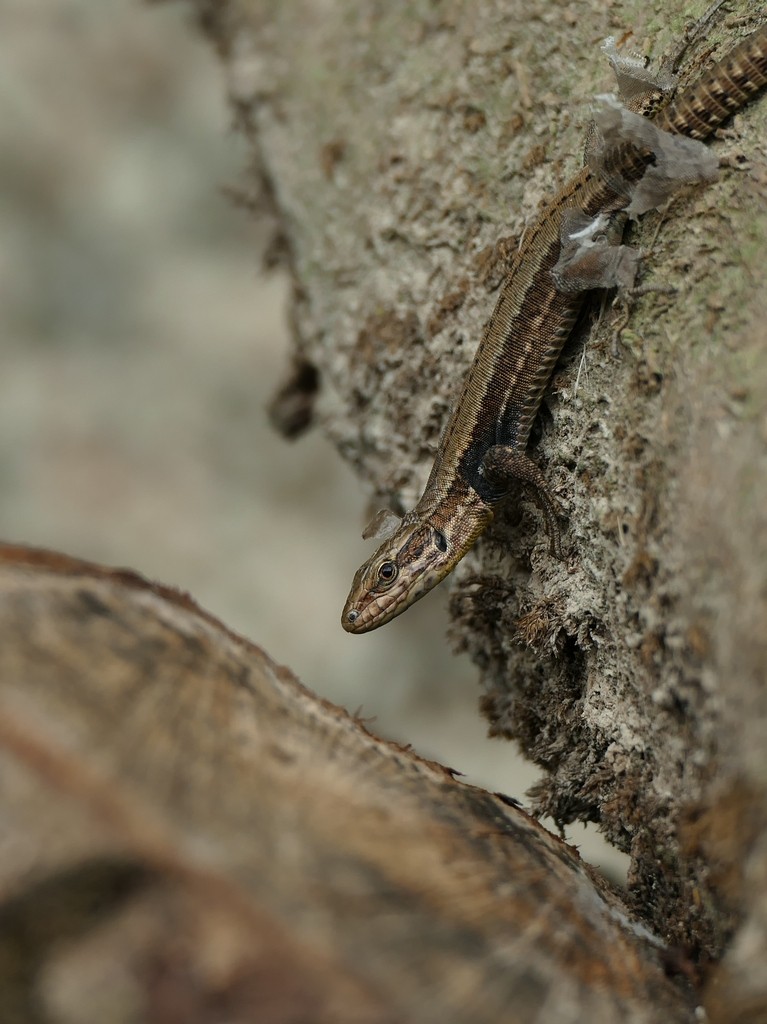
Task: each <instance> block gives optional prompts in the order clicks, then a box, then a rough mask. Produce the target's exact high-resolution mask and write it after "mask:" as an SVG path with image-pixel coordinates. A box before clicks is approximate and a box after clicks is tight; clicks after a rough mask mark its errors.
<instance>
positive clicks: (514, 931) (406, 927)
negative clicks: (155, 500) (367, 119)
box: [0, 546, 694, 1024]
mask: <svg viewBox="0 0 767 1024" xmlns="http://www.w3.org/2000/svg"><path fill="white" fill-rule="evenodd" d="M0 635H1V636H2V644H1V645H0V762H1V768H2V770H1V771H0V804H1V805H2V811H3V832H2V856H1V857H0V891H1V892H2V893H3V901H2V904H0V993H1V994H2V995H1V997H0V1021H2V1022H3V1024H6V1022H8V1024H10V1022H13V1024H22V1022H23V1024H35V1022H49V1024H59V1022H62V1024H64V1022H66V1024H76V1022H79V1021H82V1022H86V1021H87V1022H91V1021H94V1020H98V1021H101V1022H103V1024H113V1022H126V1024H127V1022H128V1021H136V1020H141V1021H147V1022H150V1024H151V1022H158V1024H159V1022H162V1024H166V1022H168V1021H184V1022H185V1024H196V1022H200V1024H203V1022H213V1021H221V1020H224V1019H225V1020H228V1021H233V1022H242V1024H251V1022H256V1021H258V1022H260V1024H288V1022H292V1024H299V1022H300V1024H308V1022H317V1024H321V1022H325V1021H327V1022H328V1024H331V1022H332V1024H342V1022H345V1021H348V1022H349V1024H363V1022H371V1024H373V1022H387V1024H389V1022H391V1024H394V1022H397V1024H404V1022H406V1021H412V1022H413V1024H428V1022H431V1021H433V1022H435V1024H436V1022H440V1024H444V1022H455V1024H465V1022H466V1021H468V1020H471V1021H475V1022H487V1024H496V1022H499V1021H504V1022H510V1024H513V1022H516V1021H519V1022H520V1024H522V1022H524V1024H530V1022H533V1021H541V1022H544V1021H546V1022H548V1021H557V1022H563V1024H564V1022H568V1021H572V1022H573V1024H575V1022H576V1021H582V1020H589V1021H594V1022H596V1024H599V1022H605V1024H613V1022H614V1021H615V1020H625V1021H630V1022H642V1024H644V1022H647V1024H650V1022H658V1024H660V1022H676V1021H679V1022H682V1021H692V1020H693V1019H694V1017H693V1007H694V1002H693V994H692V992H691V990H690V989H689V988H688V986H687V984H686V983H685V982H684V981H680V980H679V979H678V978H677V979H675V980H671V979H670V977H669V971H668V964H666V965H664V964H663V963H662V962H661V957H662V949H661V945H660V944H659V943H658V941H657V940H656V939H653V937H652V936H651V935H650V933H649V932H648V931H647V929H645V928H644V927H643V926H642V925H641V924H640V923H638V922H637V921H636V920H635V919H633V918H632V917H631V916H630V914H629V913H628V912H627V911H626V909H625V907H624V905H623V903H622V901H621V899H620V897H619V896H618V895H617V894H615V893H614V892H612V891H611V890H610V889H609V888H608V887H607V886H606V885H605V884H604V883H603V882H602V881H601V880H600V879H599V878H598V877H597V876H596V875H595V873H593V872H592V871H591V870H590V869H589V868H588V866H586V865H584V863H583V862H582V861H581V860H580V858H579V857H578V854H577V853H576V851H574V850H573V849H572V848H570V847H568V846H567V845H566V844H564V843H563V842H562V841H561V840H559V839H558V838H556V837H555V836H552V835H551V834H549V833H548V832H547V831H546V830H545V829H543V828H542V827H541V826H540V825H539V824H538V823H537V822H536V821H535V820H534V819H532V818H531V817H530V816H529V815H527V814H526V813H525V812H524V811H522V810H520V809H519V808H518V807H516V806H513V804H512V803H510V802H509V801H508V800H506V799H504V798H502V797H500V796H498V795H491V794H489V793H485V792H483V791H482V790H479V789H476V788H473V787H471V786H467V785H465V784H463V783H461V782H459V781H456V780H455V779H454V778H453V777H452V775H451V773H450V772H449V771H447V770H446V769H444V768H442V767H441V766H439V765H436V764H433V763H430V762H426V761H423V760H421V759H420V758H418V757H417V756H416V755H415V754H414V753H412V751H410V750H408V749H405V748H402V747H399V746H396V745H394V744H392V743H388V742H386V741H383V740H380V739H378V738H377V737H375V736H374V735H372V734H371V733H370V732H369V731H368V730H367V729H366V728H365V726H364V725H363V724H362V723H361V722H359V721H357V720H355V719H353V718H352V717H350V716H349V715H348V714H347V713H346V712H344V711H342V710H341V709H339V708H337V707H334V706H333V705H330V704H328V703H327V702H325V701H322V700H321V699H319V698H317V697H315V696H314V695H313V694H311V693H310V692H309V691H307V690H306V689H305V688H304V687H303V686H301V684H300V683H298V681H297V680H296V679H295V678H294V677H293V676H292V675H291V673H290V672H289V671H288V670H287V669H284V668H281V667H280V666H278V665H275V664H274V663H273V662H272V661H271V660H270V659H269V657H268V656H267V655H266V654H265V653H264V652H263V651H262V650H261V649H260V648H258V647H256V646H255V645H253V644H250V643H248V642H247V641H245V640H243V639H242V638H240V637H238V636H236V635H234V634H232V633H231V632H229V631H228V630H227V629H226V628H225V627H224V626H222V625H221V624H220V623H218V622H216V621H215V620H214V619H212V618H211V617H210V616H208V615H206V614H205V613H204V612H202V611H201V610H200V609H198V608H197V607H196V606H195V605H194V604H193V602H192V601H191V600H190V599H189V598H188V597H187V596H186V595H183V594H180V593H178V592H175V591H172V590H169V589H167V588H163V587H159V586H156V585H152V584H149V583H147V582H146V581H144V580H142V579H141V578H140V577H138V576H135V575H133V574H131V573H128V572H125V571H119V570H109V569H105V568H103V567H100V566H96V565H91V564H88V563H83V562H78V561H75V560H73V559H69V558H66V557H65V556H63V555H55V554H52V553H46V552H40V551H33V550H30V549H19V548H12V547H8V546H0Z"/></svg>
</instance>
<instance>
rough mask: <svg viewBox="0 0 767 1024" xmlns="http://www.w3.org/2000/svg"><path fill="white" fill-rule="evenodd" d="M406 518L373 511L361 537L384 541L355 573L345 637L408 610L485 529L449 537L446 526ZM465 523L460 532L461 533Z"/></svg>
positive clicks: (345, 617) (416, 517) (343, 620)
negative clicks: (374, 513)
mask: <svg viewBox="0 0 767 1024" xmlns="http://www.w3.org/2000/svg"><path fill="white" fill-rule="evenodd" d="M435 519H436V517H434V518H432V517H429V516H420V515H418V514H417V513H416V512H410V513H408V514H407V515H406V516H405V517H404V519H402V520H400V519H399V517H398V516H395V515H394V513H393V512H379V513H378V516H376V518H375V519H374V520H373V521H372V523H371V524H370V525H369V526H368V528H367V530H365V533H364V534H363V537H368V538H369V537H372V536H375V537H377V538H379V539H380V538H381V537H382V536H383V537H384V538H385V539H384V541H383V543H382V544H381V546H380V547H379V548H378V550H377V551H376V552H375V554H373V555H372V556H371V557H370V558H369V559H368V560H367V561H366V562H365V563H364V564H363V565H361V566H360V568H359V569H358V570H357V573H356V574H355V577H354V581H353V582H352V588H351V591H350V592H349V596H348V598H347V599H346V604H345V605H344V610H343V615H342V616H341V625H342V626H343V628H344V629H345V630H346V632H347V633H367V632H369V631H370V630H371V629H377V627H378V626H383V624H384V623H385V622H389V621H390V620H391V619H393V618H394V617H395V616H396V615H399V614H400V612H403V611H404V610H405V609H406V608H409V607H410V605H411V604H413V603H414V602H415V601H418V600H419V599H420V598H422V597H423V596H424V595H425V594H428V592H429V591H430V590H431V589H432V588H433V587H436V585H437V584H438V583H439V582H440V581H441V580H443V579H444V578H445V576H447V574H448V573H449V572H450V571H451V570H452V569H453V567H454V566H455V565H456V563H457V562H458V561H459V560H460V559H461V558H462V557H463V555H464V554H465V553H466V551H468V549H469V548H470V547H471V545H472V544H473V543H474V541H475V539H476V538H477V536H478V535H479V533H480V532H481V530H482V529H483V528H484V526H485V525H486V521H487V518H486V517H485V521H483V522H482V523H481V525H480V524H479V523H477V524H476V525H474V524H472V527H471V528H470V533H469V534H466V535H465V536H461V537H460V538H458V537H456V536H453V535H452V533H451V530H450V524H449V523H448V522H442V521H441V520H439V521H435ZM465 525H466V524H465V522H464V524H463V532H465Z"/></svg>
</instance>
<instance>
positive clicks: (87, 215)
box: [0, 0, 626, 878]
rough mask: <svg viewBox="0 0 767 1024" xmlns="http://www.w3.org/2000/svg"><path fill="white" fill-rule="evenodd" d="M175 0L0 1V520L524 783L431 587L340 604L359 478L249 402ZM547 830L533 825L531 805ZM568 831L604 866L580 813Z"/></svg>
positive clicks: (247, 360) (234, 212) (255, 225)
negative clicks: (206, 617)
mask: <svg viewBox="0 0 767 1024" xmlns="http://www.w3.org/2000/svg"><path fill="white" fill-rule="evenodd" d="M231 186H234V187H238V186H239V187H242V188H247V152H246V148H245V145H244V143H243V142H242V141H241V140H240V139H239V138H238V137H237V136H236V135H235V134H234V133H233V132H232V131H231V127H230V117H229V113H228V111H227V107H226V101H225V93H224V79H223V74H222V73H221V69H220V68H219V66H218V64H217V61H216V58H215V55H214V54H213V52H212V49H210V48H209V47H208V45H207V44H206V43H205V41H204V40H203V39H202V37H201V36H200V35H199V33H198V32H197V30H196V29H195V26H194V24H193V21H192V19H191V17H190V12H189V9H188V7H187V6H186V5H185V4H183V3H164V4H159V5H156V6H145V5H144V4H143V3H141V2H140V0H109V2H104V0H0V344H1V345H2V368H1V372H0V535H1V536H2V538H3V539H4V540H9V541H16V542H23V543H28V544H33V545H38V546H44V547H49V548H55V549H58V550H61V551H64V552H66V553H67V554H71V555H76V556H80V557H83V558H89V559H94V560H96V561H100V562H105V563H107V564H110V565H122V566H128V567H130V568H133V569H136V570H138V571H139V572H141V573H143V574H144V575H146V576H148V577H150V578H152V579H156V580H159V581H161V582H163V583H167V584H172V585H175V586H177V587H180V588H182V589H184V590H188V591H189V592H190V593H191V594H192V595H193V596H194V597H195V598H196V600H197V601H198V602H199V603H200V604H201V605H202V606H203V607H205V608H207V609H208V610H209V611H211V612H212V613H213V614H215V615H217V616H218V617H220V618H221V619H223V621H224V622H226V624H227V625H229V626H230V627H232V628H233V629H235V630H237V631H239V632H241V633H243V634H244V635H245V636H247V637H248V638H249V639H251V640H253V641H255V642H256V643H258V644H260V645H261V646H263V647H264V648H265V649H266V650H267V652H268V653H269V654H270V655H271V656H272V657H273V658H274V659H275V660H277V661H279V662H282V663H285V664H288V665H289V666H290V667H291V668H292V669H293V671H294V672H295V673H296V674H297V675H298V676H299V677H300V678H301V680H302V681H303V682H304V683H305V684H306V685H307V686H309V687H310V688H311V689H313V690H314V691H315V692H317V693H319V694H321V695H322V696H323V697H327V698H329V699H331V700H333V701H335V702H336V703H339V704H343V705H345V706H346V707H348V708H349V709H350V710H351V711H358V710H359V711H361V713H362V714H363V715H364V716H366V717H370V718H372V719H373V722H372V723H371V727H372V728H373V729H374V731H377V732H379V733H380V734H383V735H385V736H389V737H392V738H395V739H397V740H399V741H401V742H407V743H412V744H413V746H414V747H415V749H416V750H417V751H418V752H419V753H420V754H422V755H424V756H426V757H431V758H434V759H436V760H438V761H441V762H442V763H444V764H447V765H449V766H450V767H452V768H454V769H457V770H459V771H461V772H463V773H465V775H466V776H467V777H468V780H469V781H471V782H475V783H477V784H479V785H482V786H485V787H487V788H490V789H493V790H502V791H503V792H506V793H508V794H510V795H512V796H516V797H517V798H520V799H522V800H523V801H524V792H525V790H526V789H527V788H528V787H529V786H530V785H531V784H532V783H533V782H534V781H535V779H536V778H537V774H538V773H537V771H536V770H535V769H534V768H533V767H532V766H530V765H527V764H525V763H524V762H523V761H522V760H521V759H520V758H519V757H518V756H517V755H516V753H515V751H514V749H513V748H512V747H511V746H510V744H508V743H507V742H501V741H498V740H490V739H488V738H487V737H486V730H485V725H484V722H483V720H482V719H481V718H480V716H479V714H478V711H477V703H478V698H479V690H478V686H477V679H476V673H475V671H474V669H473V667H472V665H471V664H470V663H469V662H468V660H466V659H465V658H456V657H454V656H453V655H452V654H451V653H450V651H449V650H448V648H447V644H446V642H445V639H444V636H445V629H446V621H447V619H446V611H445V602H444V595H442V594H440V593H439V592H436V593H435V594H434V595H432V597H431V598H430V599H429V600H428V601H425V602H423V603H421V604H420V605H417V606H415V607H414V608H413V609H412V610H411V611H409V612H408V614H407V615H406V616H403V617H402V618H400V619H398V620H396V621H395V622H393V623H391V624H390V625H388V626H387V627H386V629H384V630H382V631H379V632H377V633H373V634H370V635H369V636H363V637H353V636H348V635H347V634H346V633H344V632H343V631H342V629H341V626H340V622H339V617H340V611H341V605H342V603H343V600H344V598H345V596H346V593H347V591H348V587H349V583H350V580H351V576H352V574H353V572H354V570H355V569H356V568H357V566H358V564H359V563H360V562H361V561H362V559H363V557H365V555H366V553H367V552H368V550H369V545H367V544H365V543H364V542H363V541H362V540H361V539H360V531H361V529H362V526H363V525H364V523H363V520H364V518H365V511H366V502H367V495H366V494H365V493H364V491H363V489H362V487H361V485H359V484H358V483H357V482H356V481H355V479H354V478H353V477H352V475H351V473H350V471H349V470H348V469H347V467H346V466H345V465H344V464H343V463H342V462H341V460H340V458H339V456H338V455H337V454H336V452H335V451H334V449H333V448H332V447H331V446H330V444H329V443H328V442H326V441H325V440H324V439H323V438H322V437H321V436H320V435H319V433H317V432H314V433H311V434H309V435H307V436H305V437H303V438H301V439H300V440H299V441H298V442H295V443H293V444H289V443H288V442H286V441H284V440H283V439H281V438H280V437H278V436H277V435H276V434H274V433H273V432H272V431H271V429H270V427H269V425H268V422H267V418H266V414H265V411H264V410H265V405H266V403H267V402H268V400H269V399H270V397H271V396H272V394H273V392H274V390H275V388H276V387H277V385H278V384H279V383H280V382H281V381H282V379H283V376H284V374H285V371H286V368H287V352H288V334H287V326H286V316H285V309H286V302H287V289H286V281H285V280H284V278H283V277H282V276H281V275H280V274H279V273H277V274H275V273H271V274H269V275H266V274H265V273H264V272H263V271H262V269H261V265H260V256H261V253H262V252H263V249H264V246H265V244H266V243H267V242H268V238H269V236H268V231H269V227H268V225H265V224H260V223H259V222H258V220H257V219H254V216H253V215H250V214H248V213H247V212H246V211H245V210H243V209H238V208H235V206H234V205H233V203H232V201H231V199H229V198H228V197H227V194H226V190H227V188H229V187H231ZM549 824H550V823H549ZM567 838H568V839H569V840H570V841H571V842H573V843H575V844H576V845H578V846H579V847H580V849H581V851H582V853H583V855H584V856H585V857H586V858H587V859H588V860H591V861H592V862H595V863H598V864H600V865H601V866H603V868H604V869H605V870H607V871H608V872H609V874H610V875H611V877H613V878H621V877H622V875H623V874H624V873H625V864H626V859H625V858H623V857H622V856H620V855H619V854H617V853H616V852H615V851H613V850H611V849H610V848H609V847H607V846H606V845H605V844H604V843H603V842H602V840H601V839H600V837H599V836H598V835H597V834H596V832H595V830H593V829H589V830H585V829H582V828H577V827H572V828H570V829H568V836H567Z"/></svg>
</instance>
